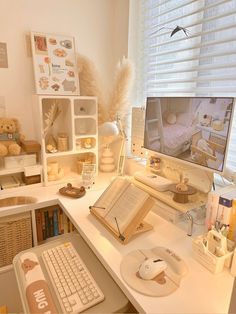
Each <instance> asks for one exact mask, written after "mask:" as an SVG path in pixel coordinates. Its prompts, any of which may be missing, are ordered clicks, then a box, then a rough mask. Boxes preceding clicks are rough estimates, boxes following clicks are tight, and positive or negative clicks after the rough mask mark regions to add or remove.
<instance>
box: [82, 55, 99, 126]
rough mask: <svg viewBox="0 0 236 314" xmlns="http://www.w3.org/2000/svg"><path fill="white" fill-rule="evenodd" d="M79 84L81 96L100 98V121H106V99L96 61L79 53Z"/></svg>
mask: <svg viewBox="0 0 236 314" xmlns="http://www.w3.org/2000/svg"><path fill="white" fill-rule="evenodd" d="M77 64H78V67H79V84H80V95H81V96H96V97H97V99H98V123H99V124H101V123H103V122H105V120H104V117H105V114H104V111H105V101H104V95H103V92H102V90H103V89H102V86H101V79H100V77H99V74H98V72H97V69H96V67H95V65H94V63H93V62H92V61H91V60H90V59H89V58H87V57H85V56H83V55H81V54H78V58H77Z"/></svg>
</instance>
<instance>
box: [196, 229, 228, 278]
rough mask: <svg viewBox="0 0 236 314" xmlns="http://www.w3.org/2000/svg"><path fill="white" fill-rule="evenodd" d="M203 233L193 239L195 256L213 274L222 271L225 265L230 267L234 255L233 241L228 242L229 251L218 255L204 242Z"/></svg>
mask: <svg viewBox="0 0 236 314" xmlns="http://www.w3.org/2000/svg"><path fill="white" fill-rule="evenodd" d="M203 237H204V236H203V235H201V236H198V237H196V238H195V239H193V241H192V249H193V256H194V258H195V259H196V260H197V261H198V262H199V263H200V264H202V265H203V266H205V267H206V268H207V269H208V270H209V271H211V272H212V273H213V274H218V273H220V272H222V270H223V269H224V266H226V267H228V268H229V267H230V264H231V260H232V256H233V244H232V241H229V240H228V242H227V244H228V252H227V253H226V254H225V255H224V256H219V257H218V256H216V255H214V254H212V253H211V252H210V251H208V250H207V248H206V247H205V246H204V244H203Z"/></svg>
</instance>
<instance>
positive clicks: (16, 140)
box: [0, 118, 24, 157]
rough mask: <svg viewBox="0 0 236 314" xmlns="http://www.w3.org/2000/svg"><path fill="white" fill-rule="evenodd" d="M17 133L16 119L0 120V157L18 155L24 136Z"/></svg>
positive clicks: (17, 123)
mask: <svg viewBox="0 0 236 314" xmlns="http://www.w3.org/2000/svg"><path fill="white" fill-rule="evenodd" d="M19 131H20V126H19V122H18V120H17V119H13V118H12V119H10V118H0V157H3V156H6V155H19V154H20V152H21V147H20V143H21V141H22V140H23V139H24V136H23V135H22V134H20V132H19Z"/></svg>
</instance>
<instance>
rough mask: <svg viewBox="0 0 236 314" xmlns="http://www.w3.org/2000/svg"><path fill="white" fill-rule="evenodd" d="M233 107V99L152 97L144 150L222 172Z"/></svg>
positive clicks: (146, 124) (148, 112) (147, 115)
mask: <svg viewBox="0 0 236 314" xmlns="http://www.w3.org/2000/svg"><path fill="white" fill-rule="evenodd" d="M233 107H234V98H230V97H148V98H147V103H146V116H145V131H144V148H146V149H148V150H150V151H151V152H155V153H159V154H161V155H163V156H168V157H171V158H172V159H173V158H177V159H178V160H179V161H184V162H189V163H192V165H196V166H199V167H201V168H203V169H207V170H210V171H213V172H218V173H222V172H223V170H224V165H225V160H226V154H227V147H228V143H229V135H230V129H231V124H232V119H233Z"/></svg>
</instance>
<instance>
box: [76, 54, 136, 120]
mask: <svg viewBox="0 0 236 314" xmlns="http://www.w3.org/2000/svg"><path fill="white" fill-rule="evenodd" d="M78 67H79V82H80V94H81V95H84V96H97V98H98V123H99V124H101V123H104V122H106V121H115V120H117V117H118V115H119V117H120V118H122V117H124V116H125V115H126V114H127V112H128V107H129V99H128V96H129V90H130V88H131V84H132V81H133V74H134V73H133V72H134V71H133V65H132V63H131V62H130V61H129V60H128V59H126V58H125V57H124V58H123V59H122V61H121V62H118V64H117V66H116V69H115V76H114V83H113V87H112V90H111V93H110V97H109V101H108V103H107V104H106V103H105V97H104V93H103V92H102V91H103V89H102V86H101V79H100V77H99V74H98V72H97V69H96V67H95V65H94V63H93V62H92V61H91V60H89V59H88V58H87V57H85V56H82V55H80V54H79V55H78Z"/></svg>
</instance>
